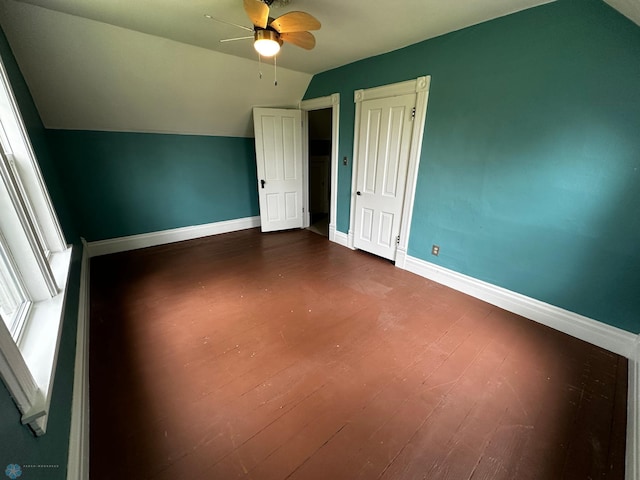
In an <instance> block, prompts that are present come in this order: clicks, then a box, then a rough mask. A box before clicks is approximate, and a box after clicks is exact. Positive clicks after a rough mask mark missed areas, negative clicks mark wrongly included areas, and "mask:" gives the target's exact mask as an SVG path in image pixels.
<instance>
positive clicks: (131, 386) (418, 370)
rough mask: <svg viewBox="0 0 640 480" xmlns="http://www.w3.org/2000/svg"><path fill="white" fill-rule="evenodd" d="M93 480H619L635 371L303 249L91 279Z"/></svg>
mask: <svg viewBox="0 0 640 480" xmlns="http://www.w3.org/2000/svg"><path fill="white" fill-rule="evenodd" d="M90 348H91V350H90V352H91V354H90V355H91V357H90V362H91V363H90V372H91V373H90V389H91V466H90V468H91V479H92V480H102V479H125V478H135V479H152V480H169V479H171V480H175V479H180V480H182V479H189V480H205V479H207V480H210V479H225V480H226V479H233V478H251V479H255V480H268V479H291V480H294V479H295V480H300V479H304V480H312V479H331V480H333V479H345V480H346V479H349V480H354V479H411V480H415V479H423V478H426V479H445V478H446V479H456V480H457V479H509V480H511V479H518V480H521V479H560V478H571V479H574V478H575V479H581V480H584V479H589V478H591V479H604V478H606V479H623V478H624V449H625V422H626V394H627V362H626V360H625V359H624V358H621V357H619V356H617V355H615V354H612V353H610V352H607V351H605V350H602V349H600V348H597V347H594V346H592V345H589V344H587V343H584V342H582V341H579V340H576V339H574V338H571V337H569V336H566V335H564V334H561V333H558V332H556V331H553V330H551V329H549V328H546V327H544V326H541V325H539V324H536V323H534V322H531V321H528V320H525V319H523V318H521V317H518V316H516V315H513V314H510V313H507V312H505V311H503V310H500V309H498V308H496V307H493V306H490V305H488V304H485V303H483V302H481V301H479V300H476V299H473V298H471V297H468V296H465V295H463V294H461V293H457V292H455V291H453V290H451V289H448V288H446V287H443V286H441V285H438V284H435V283H433V282H430V281H428V280H426V279H423V278H421V277H418V276H415V275H413V274H411V273H408V272H405V271H402V270H400V269H398V268H395V267H394V266H393V265H392V264H391V263H389V262H388V261H385V260H382V259H380V258H377V257H374V256H371V255H368V254H366V253H363V252H358V251H355V252H354V251H351V250H349V249H347V248H344V247H341V246H338V245H336V244H333V243H330V242H329V241H328V240H327V239H326V238H324V237H322V236H320V235H317V234H314V233H312V232H309V231H305V230H300V231H291V232H283V233H270V234H261V233H259V231H256V230H247V231H242V232H236V233H230V234H225V235H219V236H216V237H209V238H206V239H200V240H193V241H189V242H182V243H178V244H173V245H169V246H162V247H156V248H150V249H145V250H138V251H135V252H129V253H123V254H117V255H109V256H104V257H97V258H94V259H93V260H92V262H91V344H90Z"/></svg>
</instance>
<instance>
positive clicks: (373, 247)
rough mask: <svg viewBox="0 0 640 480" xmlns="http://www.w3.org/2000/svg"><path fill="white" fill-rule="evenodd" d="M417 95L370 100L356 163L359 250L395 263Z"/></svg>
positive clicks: (362, 122) (364, 108)
mask: <svg viewBox="0 0 640 480" xmlns="http://www.w3.org/2000/svg"><path fill="white" fill-rule="evenodd" d="M415 106H416V94H415V93H410V94H405V95H398V96H393V97H386V98H378V99H372V100H365V101H363V102H362V105H361V114H360V124H359V126H358V145H359V149H358V154H357V158H356V182H355V188H356V198H355V223H354V237H353V242H354V247H355V248H358V249H361V250H365V251H367V252H371V253H373V254H375V255H379V256H381V257H384V258H388V259H390V260H395V256H396V247H397V240H398V238H399V233H400V226H401V217H402V207H403V201H404V196H405V186H406V181H407V168H408V164H409V155H410V151H411V136H412V131H413V119H414V116H415Z"/></svg>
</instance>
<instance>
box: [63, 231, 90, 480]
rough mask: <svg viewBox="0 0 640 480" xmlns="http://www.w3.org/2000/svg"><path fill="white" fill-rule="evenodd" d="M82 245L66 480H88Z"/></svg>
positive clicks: (86, 294)
mask: <svg viewBox="0 0 640 480" xmlns="http://www.w3.org/2000/svg"><path fill="white" fill-rule="evenodd" d="M82 244H83V246H82V265H81V267H80V295H79V300H78V326H77V333H76V357H75V367H74V374H73V397H72V401H71V428H70V430H69V457H68V461H67V480H89V249H88V247H87V243H86V242H85V240H84V239H82Z"/></svg>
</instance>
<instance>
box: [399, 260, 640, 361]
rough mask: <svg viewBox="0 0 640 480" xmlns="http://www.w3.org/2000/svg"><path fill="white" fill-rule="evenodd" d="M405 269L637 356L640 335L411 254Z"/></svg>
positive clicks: (566, 331) (613, 350)
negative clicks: (635, 350)
mask: <svg viewBox="0 0 640 480" xmlns="http://www.w3.org/2000/svg"><path fill="white" fill-rule="evenodd" d="M404 269H405V270H408V271H410V272H413V273H415V274H417V275H420V276H421V277H425V278H428V279H429V280H433V281H434V282H438V283H441V284H442V285H446V286H448V287H451V288H453V289H455V290H458V291H460V292H463V293H466V294H467V295H471V296H472V297H476V298H479V299H480V300H483V301H485V302H487V303H490V304H492V305H496V306H497V307H500V308H503V309H505V310H507V311H509V312H513V313H515V314H518V315H522V316H523V317H525V318H528V319H530V320H533V321H536V322H538V323H542V324H543V325H547V326H548V327H551V328H554V329H556V330H559V331H561V332H564V333H567V334H569V335H571V336H573V337H576V338H579V339H581V340H584V341H586V342H589V343H591V344H593V345H597V346H599V347H602V348H604V349H606V350H609V351H611V352H614V353H617V354H618V355H622V356H623V357H626V358H629V359H631V358H634V357H635V352H634V348H635V342H636V340H637V338H638V335H636V334H635V333H631V332H627V331H626V330H622V329H620V328H616V327H612V326H610V325H607V324H605V323H602V322H599V321H597V320H593V319H591V318H588V317H585V316H583V315H579V314H577V313H574V312H570V311H568V310H564V309H562V308H560V307H556V306H554V305H550V304H548V303H545V302H541V301H540V300H536V299H534V298H531V297H527V296H525V295H522V294H520V293H516V292H512V291H510V290H507V289H505V288H501V287H498V286H496V285H492V284H490V283H487V282H483V281H481V280H478V279H475V278H473V277H469V276H467V275H463V274H461V273H458V272H454V271H453V270H449V269H447V268H443V267H441V266H439V265H435V264H433V263H430V262H426V261H424V260H421V259H419V258H415V257H411V256H407V258H406V261H405V268H404Z"/></svg>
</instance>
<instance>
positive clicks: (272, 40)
mask: <svg viewBox="0 0 640 480" xmlns="http://www.w3.org/2000/svg"><path fill="white" fill-rule="evenodd" d="M254 38H255V42H253V48H255V49H256V51H257V52H258V53H259V54H260V55H262V56H263V57H273V56H274V55H275V54H276V53H278V52H279V51H280V46H281V45H282V40H281V39H280V35H278V32H274V31H273V30H256V32H255V34H254Z"/></svg>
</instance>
